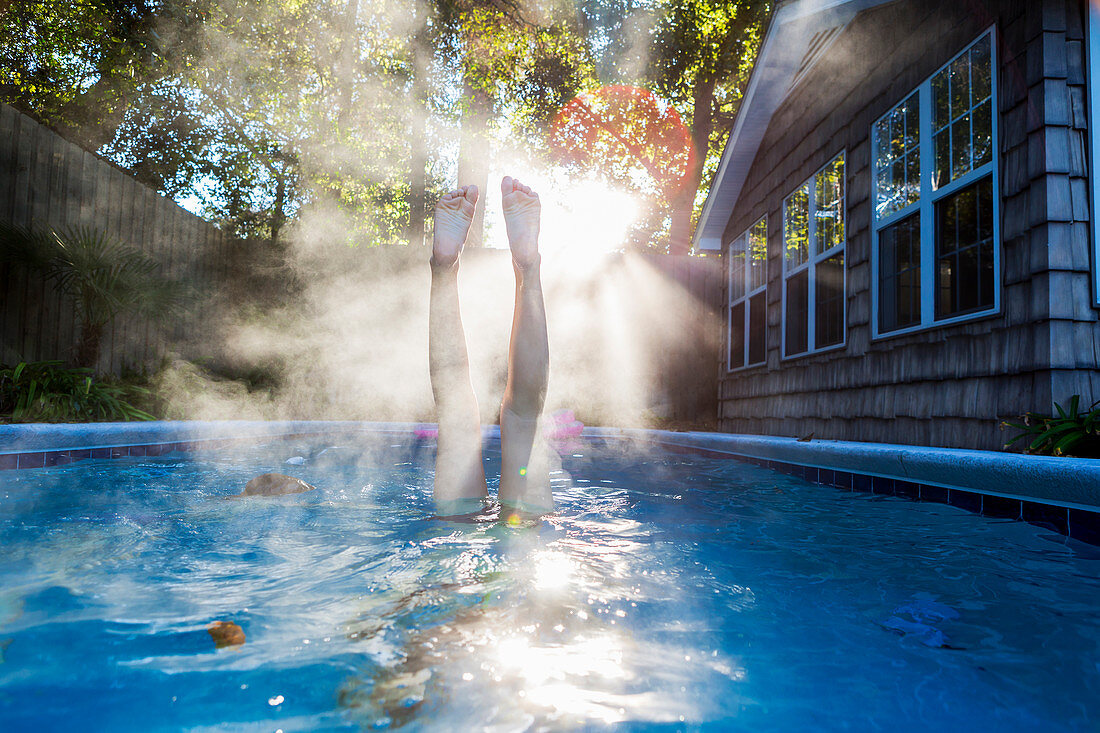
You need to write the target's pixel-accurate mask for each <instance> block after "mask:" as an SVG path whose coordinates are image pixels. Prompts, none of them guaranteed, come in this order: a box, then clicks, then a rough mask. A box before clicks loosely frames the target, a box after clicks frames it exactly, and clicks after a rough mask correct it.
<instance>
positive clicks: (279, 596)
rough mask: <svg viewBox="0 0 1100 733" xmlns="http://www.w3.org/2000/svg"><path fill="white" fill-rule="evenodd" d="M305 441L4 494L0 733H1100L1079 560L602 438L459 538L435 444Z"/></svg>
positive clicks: (13, 485) (133, 465)
mask: <svg viewBox="0 0 1100 733" xmlns="http://www.w3.org/2000/svg"><path fill="white" fill-rule="evenodd" d="M321 447H323V444H316V443H315V444H312V445H307V444H304V443H301V444H294V443H278V444H271V445H267V446H260V447H255V448H245V449H241V450H240V451H237V452H235V453H234V455H232V456H225V455H217V454H214V453H189V454H175V455H168V456H162V457H158V458H129V459H117V460H110V461H82V462H79V463H75V464H72V465H70V466H65V467H58V468H50V469H34V470H21V471H7V472H2V473H0V500H2V505H0V653H2V663H0V729H2V730H5V731H18V730H34V731H48V730H71V729H73V728H74V727H75V728H81V729H85V730H113V731H131V730H132V731H150V730H181V729H187V730H196V731H205V730H230V731H235V730H240V731H252V730H267V731H273V730H276V729H281V730H283V731H291V730H309V731H315V730H358V729H379V728H381V729H387V728H391V729H392V728H399V729H402V730H441V731H454V730H465V729H481V728H484V727H491V728H492V729H494V730H526V729H576V728H587V729H603V728H614V729H626V730H681V729H683V730H697V729H713V730H759V729H764V730H807V729H814V730H873V729H889V730H967V729H974V730H977V729H994V730H999V731H1014V730H1019V731H1033V730H1037V729H1042V730H1054V731H1059V730H1067V731H1069V730H1096V728H1097V726H1098V725H1100V614H1098V613H1097V609H1098V606H1100V549H1098V548H1096V547H1093V546H1089V545H1084V544H1081V543H1078V542H1076V541H1074V540H1066V539H1065V538H1064V537H1062V536H1060V535H1057V534H1054V533H1053V532H1049V531H1046V530H1043V529H1040V528H1037V527H1034V526H1031V525H1028V524H1023V523H1019V522H1009V521H1003V520H995V519H988V518H983V517H980V516H976V515H973V514H969V513H967V512H964V511H962V510H959V509H957V508H954V507H951V506H947V505H942V504H921V503H915V502H909V501H905V500H901V499H895V498H892V497H889V498H886V497H882V496H873V495H869V494H860V493H849V492H843V491H838V490H835V489H830V488H823V487H820V486H814V485H811V484H808V483H806V482H804V481H801V480H799V479H795V478H791V477H787V476H783V475H779V474H776V473H773V472H770V471H767V470H764V469H759V468H755V467H751V466H746V465H744V464H740V463H738V462H735V461H725V460H718V459H711V458H701V457H693V456H682V455H675V454H671V453H664V452H662V451H661V450H658V449H653V448H646V449H645V451H644V452H637V451H634V450H632V449H630V448H628V447H625V446H621V445H620V446H617V445H614V444H608V445H602V446H593V445H585V446H583V447H577V448H576V449H575V451H574V452H575V454H576V455H573V454H567V455H566V456H564V458H563V472H562V473H560V474H557V475H556V476H555V483H556V486H557V496H558V500H559V504H560V511H559V512H558V513H557V514H556V515H554V516H551V517H549V518H547V519H546V520H545V521H544V522H543V523H542V524H541V525H539V526H536V527H520V528H512V527H507V526H502V525H500V524H496V523H491V522H483V523H476V524H455V523H449V522H443V521H440V520H437V519H433V518H432V512H431V502H430V486H431V453H430V448H429V447H427V446H416V445H413V446H409V445H401V446H393V447H391V446H381V447H376V448H374V449H371V450H366V449H364V448H362V447H359V446H355V445H352V444H351V443H345V444H344V445H343V446H341V447H339V448H337V449H334V450H329V451H326V452H325V453H321V454H320V455H318V453H319V449H320V448H321ZM293 456H303V457H307V460H305V462H304V463H302V464H301V465H287V464H286V463H285V461H286V460H287V459H288V458H291V457H293ZM486 456H487V472H488V473H489V474H490V475H492V474H493V473H494V472H495V471H499V457H500V454H499V443H497V444H491V445H489V446H488V449H487V451H486ZM267 471H283V472H285V473H288V474H291V475H294V476H298V477H301V478H303V479H305V480H306V481H309V482H310V483H313V484H315V485H317V486H318V487H320V488H319V490H318V491H315V492H310V493H306V494H301V495H295V496H285V497H276V498H249V499H237V500H225V499H224V497H226V496H228V495H230V494H235V493H238V492H239V491H240V490H241V489H242V488H243V486H244V484H245V482H246V481H248V479H250V478H252V477H253V476H255V475H257V474H259V473H263V472H267ZM215 621H231V622H234V623H236V624H238V625H239V626H240V627H241V628H242V629H243V631H244V633H245V635H246V637H247V641H246V643H244V644H243V645H240V646H233V647H227V648H221V649H217V648H215V646H214V643H213V641H212V639H211V636H210V635H209V634H208V633H207V630H206V629H207V627H208V626H209V625H210V624H211V623H213V622H215Z"/></svg>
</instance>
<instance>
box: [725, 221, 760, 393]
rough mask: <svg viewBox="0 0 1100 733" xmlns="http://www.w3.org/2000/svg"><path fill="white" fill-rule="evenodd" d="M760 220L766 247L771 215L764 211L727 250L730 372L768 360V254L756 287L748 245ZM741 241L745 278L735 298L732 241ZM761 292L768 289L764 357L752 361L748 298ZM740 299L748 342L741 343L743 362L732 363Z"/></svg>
mask: <svg viewBox="0 0 1100 733" xmlns="http://www.w3.org/2000/svg"><path fill="white" fill-rule="evenodd" d="M761 223H763V224H764V242H765V247H766V246H767V241H768V216H767V214H765V215H764V216H762V217H760V218H759V219H757V220H756V221H755V222H753V223H752V225H751V226H750V227H749V228H748V229H746V230H745V231H743V232H741V236H739V237H737V238H735V239H734V240H733V241H732V242H730V246H729V247H728V248H727V249H726V252H727V254H728V256H729V267H728V268H726V281H727V283H728V284H729V287H728V288H727V293H728V297H727V298H726V300H727V303H726V371H727V372H740V371H744V370H745V369H753V368H755V367H758V366H763V365H765V364H767V363H768V296H767V295H766V293H767V292H768V258H767V255H766V254H765V256H764V284H763V285H760V286H758V287H756V288H753V287H752V266H751V262H752V255H751V254H750V252H749V247H748V244H749V233H750V232H752V230H753V229H755V228H756V227H758V226H759V225H760V224H761ZM738 241H741V242H743V243H744V247H745V264H744V267H743V268H742V279H743V280H744V284H743V286H742V288H741V295H740V296H738V297H736V298H735V297H733V245H734V244H735V243H736V242H738ZM760 293H765V295H764V358H763V359H762V360H761V361H754V362H750V361H749V341H750V335H751V334H750V332H749V324H750V316H751V315H752V313H751V312H750V308H749V301H750V300H751V299H752V298H753V296H756V295H759V294H760ZM738 303H744V304H745V309H744V315H743V316H742V317H743V318H744V321H745V324H744V331H743V332H742V333H744V334H745V338H744V341H745V342H744V343H743V344H742V345H741V348H742V349H743V350H744V361H743V363H742V364H741V366H733V360H732V359H730V356H731V353H732V351H733V344H731V343H730V331H731V330H732V328H733V308H734V306H736V305H737V304H738Z"/></svg>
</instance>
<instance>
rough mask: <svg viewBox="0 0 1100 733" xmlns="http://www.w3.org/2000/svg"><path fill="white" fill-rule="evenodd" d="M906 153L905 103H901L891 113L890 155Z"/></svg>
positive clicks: (895, 157)
mask: <svg viewBox="0 0 1100 733" xmlns="http://www.w3.org/2000/svg"><path fill="white" fill-rule="evenodd" d="M903 155H905V105H903V104H899V105H898V106H897V107H894V110H893V112H891V113H890V157H891V158H894V159H897V158H900V157H901V156H903Z"/></svg>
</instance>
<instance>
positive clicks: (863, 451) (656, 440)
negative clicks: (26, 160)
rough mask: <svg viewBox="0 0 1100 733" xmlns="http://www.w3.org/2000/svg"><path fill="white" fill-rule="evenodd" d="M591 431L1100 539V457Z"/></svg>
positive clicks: (122, 439)
mask: <svg viewBox="0 0 1100 733" xmlns="http://www.w3.org/2000/svg"><path fill="white" fill-rule="evenodd" d="M422 426H423V424H422V423H403V422H351V421H286V422H262V421H212V422H171V421H163V422H146V423H136V422H129V423H85V424H25V425H0V469H17V468H44V467H51V466H58V465H64V464H67V463H72V462H74V461H78V460H82V459H86V458H119V457H124V456H150V455H152V456H157V455H161V454H163V453H168V452H172V451H175V450H204V449H221V448H225V447H228V446H230V445H232V444H234V443H253V442H257V441H264V440H274V439H285V438H291V437H295V438H298V437H301V438H305V437H309V436H320V435H335V434H343V435H347V434H360V435H362V434H375V435H377V434H390V435H393V436H395V437H399V436H411V435H412V434H413V431H414V430H416V428H417V427H422ZM432 427H434V426H432ZM484 435H485V437H486V438H490V439H491V438H499V428H497V427H496V426H487V427H486V428H485V429H484ZM582 437H584V438H589V439H596V440H610V441H618V440H630V441H638V442H644V443H649V444H654V445H659V446H662V447H665V448H668V449H670V450H674V451H678V452H688V453H693V454H699V455H705V456H712V457H720V458H732V459H736V460H741V461H745V462H747V463H752V464H754V465H758V466H762V467H765V468H770V469H773V470H776V471H779V472H781V473H786V474H788V475H794V476H797V477H799V478H803V479H805V480H808V481H811V482H813V483H819V484H824V485H827V486H834V487H836V488H840V489H847V490H852V491H868V492H871V493H881V494H890V495H895V496H900V497H903V498H909V499H917V500H924V501H937V502H942V503H948V504H952V505H955V506H959V507H962V508H964V509H968V510H970V511H973V512H977V513H981V514H985V515H990V516H998V517H1003V518H1006V519H1022V520H1025V521H1032V522H1034V523H1037V524H1043V525H1046V526H1050V527H1051V528H1053V529H1056V530H1058V531H1060V532H1062V533H1063V534H1069V535H1071V536H1080V537H1081V539H1085V540H1086V541H1090V542H1093V543H1100V460H1093V459H1085V458H1054V457H1050V456H1028V455H1021V454H1018V453H996V452H992V451H975V450H960V449H953V448H926V447H921V446H912V445H889V444H884V443H856V442H846V441H831V440H814V441H812V442H800V441H797V440H795V439H794V438H773V437H767V436H758V435H729V434H723V433H699V432H686V433H680V432H672V431H667V430H642V429H630V428H591V427H586V428H585V429H584V431H583V433H582ZM1075 525H1076V526H1077V528H1078V529H1077V530H1074V526H1075Z"/></svg>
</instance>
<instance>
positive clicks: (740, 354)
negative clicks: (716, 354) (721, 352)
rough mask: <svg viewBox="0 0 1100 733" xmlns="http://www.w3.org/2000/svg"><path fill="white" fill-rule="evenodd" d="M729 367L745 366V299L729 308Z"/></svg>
mask: <svg viewBox="0 0 1100 733" xmlns="http://www.w3.org/2000/svg"><path fill="white" fill-rule="evenodd" d="M729 356H730V365H729V368H730V369H737V368H738V367H743V366H745V301H741V302H740V303H738V304H737V305H735V306H733V307H732V308H730V355H729Z"/></svg>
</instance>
